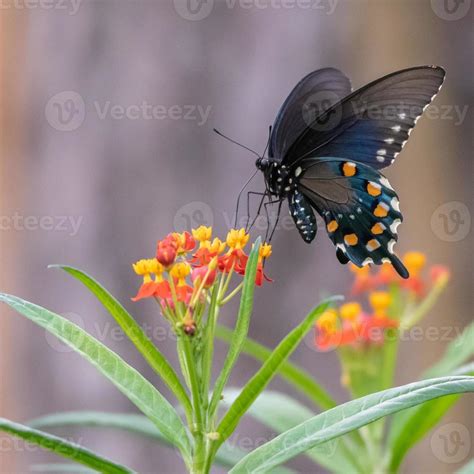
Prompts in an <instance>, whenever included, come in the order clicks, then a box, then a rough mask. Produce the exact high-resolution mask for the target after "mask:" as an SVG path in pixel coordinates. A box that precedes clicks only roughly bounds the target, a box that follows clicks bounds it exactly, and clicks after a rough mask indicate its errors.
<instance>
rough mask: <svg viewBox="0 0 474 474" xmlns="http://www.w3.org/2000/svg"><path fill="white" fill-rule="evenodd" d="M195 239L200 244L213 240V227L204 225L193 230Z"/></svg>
mask: <svg viewBox="0 0 474 474" xmlns="http://www.w3.org/2000/svg"><path fill="white" fill-rule="evenodd" d="M192 232H193V237H194V238H195V239H196V240H198V241H199V242H205V241H206V240H211V236H212V227H206V226H204V225H202V226H200V227H198V228H197V229H193V230H192Z"/></svg>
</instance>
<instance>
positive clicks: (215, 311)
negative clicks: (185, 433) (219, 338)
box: [202, 286, 219, 429]
mask: <svg viewBox="0 0 474 474" xmlns="http://www.w3.org/2000/svg"><path fill="white" fill-rule="evenodd" d="M218 292H219V290H218V287H217V286H214V288H213V290H212V296H211V302H210V304H209V312H208V316H207V326H206V336H205V338H204V340H205V345H204V350H203V357H202V396H203V399H204V400H205V403H204V409H205V410H206V412H207V408H208V405H209V387H210V384H211V375H212V357H213V354H214V332H215V327H216V322H217V317H218V315H219V306H218V305H217V297H218ZM207 425H208V426H209V422H207ZM211 429H212V428H211Z"/></svg>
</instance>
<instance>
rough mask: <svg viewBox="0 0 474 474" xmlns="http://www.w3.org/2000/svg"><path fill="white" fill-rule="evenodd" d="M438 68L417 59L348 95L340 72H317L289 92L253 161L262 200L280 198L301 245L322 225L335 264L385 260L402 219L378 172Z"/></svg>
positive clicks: (428, 95) (439, 76)
mask: <svg viewBox="0 0 474 474" xmlns="http://www.w3.org/2000/svg"><path fill="white" fill-rule="evenodd" d="M444 76H445V72H444V70H443V69H442V68H440V67H435V66H420V67H413V68H410V69H405V70H402V71H398V72H394V73H392V74H389V75H388V76H385V77H382V78H380V79H377V80H376V81H374V82H371V83H370V84H368V85H366V86H365V87H362V88H361V89H359V90H357V91H355V92H352V93H351V85H350V81H349V79H348V78H347V77H346V76H345V75H344V74H343V73H342V72H340V71H338V70H337V69H332V68H326V69H320V70H318V71H314V72H312V73H311V74H309V75H308V76H306V77H305V78H303V79H302V80H301V81H300V82H299V83H298V84H297V85H296V87H295V88H294V89H293V91H292V92H291V94H290V95H289V96H288V98H287V99H286V101H285V102H284V104H283V106H282V107H281V109H280V111H279V112H278V115H277V118H276V120H275V123H274V125H273V127H272V129H271V132H270V133H271V134H270V139H269V153H268V158H263V157H261V158H259V159H258V160H257V162H256V165H257V168H258V169H259V170H261V171H262V172H263V174H264V177H265V183H266V188H267V189H266V193H265V195H266V196H267V197H273V198H274V199H275V200H276V202H278V203H279V204H280V208H281V203H282V202H283V201H284V200H285V199H287V200H288V204H289V208H290V214H291V216H292V218H293V220H294V222H295V224H296V227H297V228H298V231H299V233H300V234H301V237H302V238H303V239H304V241H305V242H308V243H309V242H311V241H312V240H313V239H314V238H315V236H316V231H317V224H316V218H315V215H314V212H313V209H314V210H316V212H318V214H320V215H321V217H322V218H323V219H324V221H325V223H326V229H327V232H328V235H329V237H330V239H331V240H332V242H333V243H334V245H335V246H336V255H337V258H338V259H339V261H340V262H341V263H344V264H345V263H347V262H348V261H351V262H353V263H354V264H355V265H357V266H359V267H361V266H364V265H367V264H369V263H373V264H376V265H380V264H381V263H383V262H391V263H392V265H393V266H394V268H395V269H396V270H397V272H398V273H399V274H400V276H402V277H403V278H408V276H409V274H408V271H407V269H406V268H405V266H404V265H403V263H402V262H401V261H400V259H399V258H398V257H397V256H396V255H395V254H394V252H393V247H394V244H395V242H396V241H397V227H398V225H399V224H400V223H401V221H402V214H401V213H400V209H399V202H398V197H397V194H396V193H395V191H394V190H393V189H392V187H391V186H390V183H389V182H388V180H387V178H385V177H384V176H383V175H382V174H381V173H380V172H379V171H378V170H380V169H382V168H385V167H386V166H389V165H390V164H392V163H393V162H394V160H395V158H396V157H397V155H398V154H399V152H400V151H401V149H402V148H403V146H404V145H405V143H406V141H407V139H408V137H409V135H410V132H411V131H412V129H413V127H414V126H415V124H416V122H417V120H418V119H419V117H420V116H421V114H422V113H423V111H424V110H425V108H426V107H427V106H428V105H429V103H430V102H431V101H432V100H433V98H434V97H435V95H436V94H437V93H438V91H439V90H440V88H441V85H442V83H443V79H444Z"/></svg>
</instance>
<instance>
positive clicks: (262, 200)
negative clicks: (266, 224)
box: [245, 191, 267, 232]
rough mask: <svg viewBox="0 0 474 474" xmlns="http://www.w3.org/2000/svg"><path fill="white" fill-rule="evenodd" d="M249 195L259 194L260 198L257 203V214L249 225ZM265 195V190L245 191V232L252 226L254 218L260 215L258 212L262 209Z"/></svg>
mask: <svg viewBox="0 0 474 474" xmlns="http://www.w3.org/2000/svg"><path fill="white" fill-rule="evenodd" d="M250 196H260V197H261V199H260V204H259V205H258V209H257V214H256V216H255V217H254V219H253V220H252V223H251V224H250V225H249V222H250ZM266 196H267V193H266V192H264V193H259V192H256V191H249V192H248V193H247V222H246V224H245V230H246V231H247V232H248V231H249V230H250V229H251V228H252V227H253V226H254V224H255V222H256V220H257V219H258V216H259V215H260V212H261V211H262V206H263V203H264V201H265V197H266Z"/></svg>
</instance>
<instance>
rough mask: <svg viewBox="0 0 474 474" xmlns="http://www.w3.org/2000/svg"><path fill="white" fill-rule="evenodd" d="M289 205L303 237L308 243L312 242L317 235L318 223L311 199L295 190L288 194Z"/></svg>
mask: <svg viewBox="0 0 474 474" xmlns="http://www.w3.org/2000/svg"><path fill="white" fill-rule="evenodd" d="M288 207H289V209H290V215H291V217H292V218H293V220H294V222H295V225H296V228H297V229H298V232H299V233H300V235H301V237H302V238H303V240H304V241H305V242H306V243H308V244H309V243H311V242H312V241H313V240H314V238H315V237H316V232H317V223H316V217H315V215H314V212H313V210H312V209H311V203H310V201H309V200H308V199H306V198H305V197H304V195H303V194H302V193H300V192H299V191H298V190H295V191H294V192H292V193H291V194H290V195H289V196H288Z"/></svg>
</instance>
